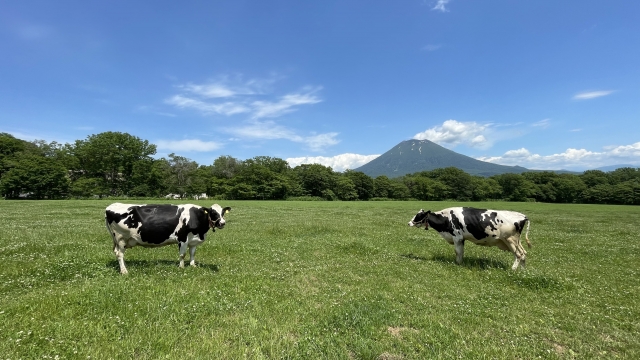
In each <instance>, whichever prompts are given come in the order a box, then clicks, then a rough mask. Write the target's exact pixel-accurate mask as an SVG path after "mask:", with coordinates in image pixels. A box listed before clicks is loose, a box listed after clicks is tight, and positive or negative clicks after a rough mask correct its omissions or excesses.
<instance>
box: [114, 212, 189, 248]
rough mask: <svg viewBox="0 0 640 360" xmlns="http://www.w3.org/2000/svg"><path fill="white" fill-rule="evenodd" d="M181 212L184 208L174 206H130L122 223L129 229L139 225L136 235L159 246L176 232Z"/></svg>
mask: <svg viewBox="0 0 640 360" xmlns="http://www.w3.org/2000/svg"><path fill="white" fill-rule="evenodd" d="M183 211H184V208H182V207H179V206H176V205H144V206H132V207H131V208H129V217H128V218H127V219H126V220H125V222H124V223H125V224H127V226H129V227H130V228H131V227H137V226H138V225H137V224H138V223H141V225H140V227H139V228H138V233H139V234H140V238H141V239H142V241H143V242H146V243H149V244H161V243H163V242H164V241H165V240H167V239H169V237H170V236H171V235H172V234H173V232H174V231H175V230H176V227H177V226H178V223H179V221H180V215H181V214H182V212H183ZM178 237H180V236H179V235H178ZM185 239H186V235H185Z"/></svg>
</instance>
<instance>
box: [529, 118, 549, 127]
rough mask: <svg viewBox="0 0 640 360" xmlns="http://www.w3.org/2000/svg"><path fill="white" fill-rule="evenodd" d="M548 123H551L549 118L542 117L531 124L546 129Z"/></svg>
mask: <svg viewBox="0 0 640 360" xmlns="http://www.w3.org/2000/svg"><path fill="white" fill-rule="evenodd" d="M549 125H551V119H542V120H540V121H537V122H535V123H533V124H532V125H531V126H534V127H539V128H543V129H546V128H548V127H549Z"/></svg>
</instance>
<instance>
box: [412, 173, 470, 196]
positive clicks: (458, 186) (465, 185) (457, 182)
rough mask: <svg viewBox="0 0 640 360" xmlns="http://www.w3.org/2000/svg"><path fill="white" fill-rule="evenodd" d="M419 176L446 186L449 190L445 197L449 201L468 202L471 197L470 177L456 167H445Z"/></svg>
mask: <svg viewBox="0 0 640 360" xmlns="http://www.w3.org/2000/svg"><path fill="white" fill-rule="evenodd" d="M420 174H424V175H423V176H426V177H428V178H431V179H434V180H437V181H439V182H440V183H442V184H444V185H446V187H447V189H448V190H449V193H448V195H447V198H449V199H456V200H459V201H469V200H471V199H472V197H473V184H474V183H473V181H472V177H471V175H469V174H467V173H466V172H464V171H463V170H460V169H458V168H456V167H446V168H440V169H435V170H432V171H428V172H424V173H420Z"/></svg>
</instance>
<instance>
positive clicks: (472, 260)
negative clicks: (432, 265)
mask: <svg viewBox="0 0 640 360" xmlns="http://www.w3.org/2000/svg"><path fill="white" fill-rule="evenodd" d="M431 260H433V261H437V262H440V263H443V264H453V265H456V266H462V267H465V268H467V269H479V270H489V269H502V270H506V269H511V265H509V264H507V263H505V262H503V261H500V260H496V259H487V258H481V257H474V256H465V257H464V259H462V264H460V265H458V264H457V263H456V257H455V255H452V256H446V255H433V256H432V257H431Z"/></svg>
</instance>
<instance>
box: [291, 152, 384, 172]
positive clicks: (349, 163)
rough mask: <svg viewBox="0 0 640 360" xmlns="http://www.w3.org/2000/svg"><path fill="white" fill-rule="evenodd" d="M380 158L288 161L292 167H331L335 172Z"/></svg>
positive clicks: (353, 156) (348, 156) (346, 156)
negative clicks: (307, 165) (317, 165)
mask: <svg viewBox="0 0 640 360" xmlns="http://www.w3.org/2000/svg"><path fill="white" fill-rule="evenodd" d="M378 156H380V155H379V154H377V155H359V154H351V153H346V154H340V155H336V156H330V157H326V156H304V157H295V158H288V159H286V161H287V162H288V163H289V165H290V166H291V167H296V166H298V165H302V164H320V165H324V166H329V167H331V168H332V169H333V170H334V171H339V172H342V171H345V170H347V169H355V168H357V167H360V166H362V165H364V164H366V163H368V162H369V161H371V160H373V159H375V158H377V157H378Z"/></svg>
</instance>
